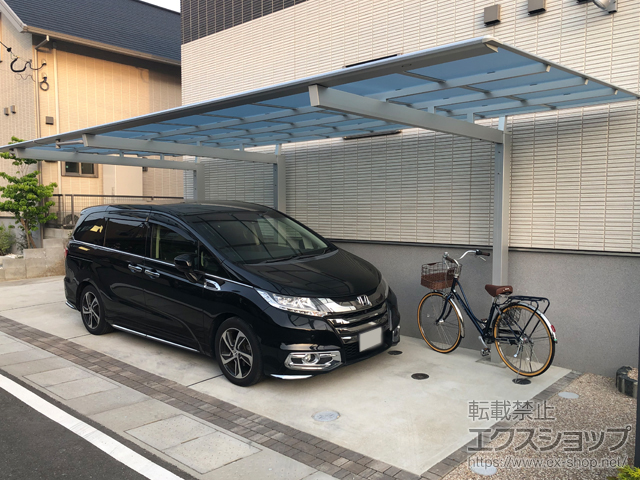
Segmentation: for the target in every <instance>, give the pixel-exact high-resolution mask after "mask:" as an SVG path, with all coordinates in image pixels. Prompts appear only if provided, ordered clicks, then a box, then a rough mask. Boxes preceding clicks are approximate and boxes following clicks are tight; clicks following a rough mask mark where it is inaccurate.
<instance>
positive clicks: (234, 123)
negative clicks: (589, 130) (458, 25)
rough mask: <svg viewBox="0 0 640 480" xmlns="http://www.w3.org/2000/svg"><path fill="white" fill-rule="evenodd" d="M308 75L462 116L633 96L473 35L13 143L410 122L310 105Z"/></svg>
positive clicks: (285, 138) (357, 131) (377, 128)
mask: <svg viewBox="0 0 640 480" xmlns="http://www.w3.org/2000/svg"><path fill="white" fill-rule="evenodd" d="M312 85H320V86H322V87H326V88H328V89H334V90H339V91H342V92H347V93H349V94H355V95H358V96H361V97H367V98H369V99H373V100H377V101H379V102H389V103H393V104H396V105H400V106H402V107H403V108H411V109H416V110H421V111H424V112H429V113H432V114H436V115H440V116H442V117H450V118H454V119H459V121H468V122H471V121H475V120H478V119H483V118H493V117H499V116H505V115H519V114H529V113H534V112H543V111H549V110H555V109H562V108H575V107H581V106H589V105H597V104H606V103H612V102H623V101H637V100H638V95H637V94H636V93H634V92H631V91H628V90H625V89H622V88H618V87H616V86H615V85H612V84H610V83H608V82H604V81H601V80H598V79H595V78H592V77H590V76H588V75H585V74H583V73H581V72H578V71H575V70H572V69H569V68H566V67H564V66H562V65H559V64H557V63H554V62H551V61H548V60H545V59H543V58H540V57H537V56H534V55H531V54H529V53H527V52H525V51H522V50H519V49H517V48H514V47H511V46H509V45H505V44H503V43H501V42H500V41H499V40H497V39H495V38H493V37H482V38H475V39H471V40H467V41H464V42H458V43H453V44H449V45H444V46H440V47H434V48H430V49H427V50H422V51H419V52H414V53H410V54H406V55H402V56H396V57H391V58H385V59H382V60H377V61H371V62H368V63H365V64H359V65H356V66H352V67H345V68H343V69H340V70H336V71H333V72H329V73H325V74H321V75H317V76H313V77H308V78H303V79H300V80H295V81H291V82H287V83H283V84H278V85H274V86H270V87H266V88H261V89H258V90H251V91H248V92H243V93H239V94H234V95H229V96H225V97H221V98H216V99H213V100H209V101H205V102H200V103H196V104H193V105H186V106H182V107H178V108H173V109H170V110H165V111H162V112H157V113H153V114H148V115H143V116H140V117H135V118H131V119H127V120H122V121H118V122H113V123H110V124H106V125H100V126H96V127H90V128H85V129H82V130H78V131H75V132H69V133H63V134H60V135H55V136H52V137H47V138H42V139H38V140H35V141H28V142H24V143H23V144H20V145H14V146H13V147H15V146H17V147H20V148H27V147H30V148H39V149H45V150H52V149H55V150H56V151H58V152H60V151H63V152H81V153H102V154H113V153H116V152H117V151H118V150H117V149H115V150H114V148H104V149H100V148H96V147H95V146H92V147H88V146H85V144H84V143H83V141H82V135H83V134H89V135H104V136H109V137H111V138H113V137H116V138H122V139H128V140H152V141H155V142H170V143H175V144H188V145H201V146H209V147H221V148H231V149H238V148H240V149H243V148H246V147H253V146H263V145H277V144H282V143H289V142H305V141H310V140H318V139H326V138H333V137H345V136H352V135H366V134H374V133H380V132H382V133H384V132H385V131H393V130H398V129H403V128H411V124H410V122H409V123H408V124H407V125H404V124H402V123H398V120H399V119H398V118H397V117H396V118H393V119H392V120H391V119H389V120H388V121H387V120H385V118H382V117H380V116H379V115H378V116H375V115H372V116H371V118H369V117H367V116H366V115H364V114H362V113H361V114H353V113H348V112H349V110H348V107H349V106H348V105H346V107H345V109H344V110H343V111H340V112H338V111H332V110H330V109H326V108H322V107H318V106H312V104H311V100H310V95H309V87H311V86H312ZM342 95H344V94H342ZM352 98H354V97H352ZM333 108H337V107H336V106H335V105H334V107H333ZM345 110H346V111H347V113H345ZM354 111H357V110H354ZM400 120H401V119H400ZM443 121H444V120H443ZM138 145H141V143H140V142H138V144H137V145H136V150H135V152H134V153H135V154H137V155H141V156H146V155H149V156H150V155H157V153H153V152H147V151H145V150H144V149H143V148H141V149H138V148H137V147H138ZM156 145H157V144H156ZM9 148H10V147H9V146H5V147H2V148H0V150H3V151H6V150H8V149H9ZM123 150H124V148H123ZM174 150H175V149H174ZM128 151H129V152H131V149H129V150H128ZM173 155H177V154H176V153H173Z"/></svg>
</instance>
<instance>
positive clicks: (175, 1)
mask: <svg viewBox="0 0 640 480" xmlns="http://www.w3.org/2000/svg"><path fill="white" fill-rule="evenodd" d="M142 1H143V2H146V3H152V4H154V5H158V6H160V7H164V8H168V9H169V10H174V11H176V12H179V11H180V0H142Z"/></svg>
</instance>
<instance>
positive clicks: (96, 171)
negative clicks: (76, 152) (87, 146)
mask: <svg viewBox="0 0 640 480" xmlns="http://www.w3.org/2000/svg"><path fill="white" fill-rule="evenodd" d="M69 163H72V162H69ZM73 163H75V164H77V165H78V173H68V172H67V162H60V168H61V170H62V176H63V177H77V178H99V177H100V175H99V170H100V169H99V167H98V164H97V163H85V164H84V165H93V173H82V165H83V163H82V162H73Z"/></svg>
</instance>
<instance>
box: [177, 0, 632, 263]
mask: <svg viewBox="0 0 640 480" xmlns="http://www.w3.org/2000/svg"><path fill="white" fill-rule="evenodd" d="M493 3H500V4H501V5H502V23H500V24H499V25H496V26H493V27H485V26H484V24H483V20H482V19H483V10H484V7H486V6H488V5H491V4H493ZM547 5H548V10H547V12H546V13H544V14H542V15H538V16H530V15H528V12H527V2H526V1H525V0H518V1H514V0H508V1H504V0H503V1H499V2H494V1H493V0H451V1H447V2H436V1H424V0H350V1H348V2H345V1H344V0H309V1H307V2H304V3H302V4H300V5H296V6H295V7H291V8H287V9H285V10H282V11H280V12H277V13H273V14H271V15H268V16H265V17H262V18H259V19H257V20H253V21H251V22H247V23H244V24H242V25H239V26H236V27H233V28H230V29H227V30H224V31H222V32H219V33H216V34H213V35H210V36H208V37H204V38H201V39H199V40H196V41H193V42H190V43H187V44H185V45H183V48H182V62H183V68H182V85H183V97H182V100H183V103H185V104H187V103H192V102H196V101H201V100H207V99H211V98H215V97H218V96H221V95H228V94H231V93H237V92H240V91H246V90H250V89H254V88H258V87H263V86H267V85H272V84H276V83H281V82H286V81H289V80H293V79H296V78H302V77H305V76H309V75H314V74H319V73H322V72H327V71H331V70H336V69H340V68H343V67H344V66H345V65H348V64H353V63H357V62H362V61H366V60H371V59H374V58H380V57H384V56H387V55H391V54H402V53H409V52H412V51H416V50H420V49H425V48H430V47H434V46H437V45H443V44H447V43H451V42H456V41H462V40H467V39H470V38H474V37H480V36H484V35H493V36H495V37H497V38H498V39H499V40H501V41H503V42H504V43H507V44H511V45H514V46H516V47H519V48H522V49H524V50H527V51H529V52H531V53H533V54H537V55H540V56H542V57H545V58H548V59H550V60H553V61H557V62H560V63H562V64H564V65H566V66H568V67H571V68H575V69H577V70H580V71H584V72H585V73H587V74H589V75H593V76H595V77H598V78H600V79H602V80H605V81H611V82H612V83H615V84H617V85H619V86H621V87H625V88H628V89H631V90H633V91H638V90H639V86H640V2H638V1H635V0H618V5H619V11H618V12H617V13H615V14H613V15H610V14H607V13H605V12H603V11H602V10H600V9H598V8H597V7H596V6H594V5H593V4H578V3H577V2H576V0H549V1H548V2H547ZM638 121H639V115H638V104H637V103H636V102H630V103H624V104H614V105H612V106H600V107H590V108H584V109H573V110H569V111H567V110H564V111H556V112H549V113H539V114H534V115H521V116H517V117H512V118H511V119H510V121H509V124H508V129H509V130H510V131H511V132H512V133H513V145H514V146H513V165H512V194H511V202H512V203H511V219H512V227H511V240H510V242H511V245H512V246H519V247H537V248H557V249H575V250H596V251H612V252H616V251H618V252H640V200H638V199H640V177H639V176H638V172H640V169H639V168H638V164H639V162H638V151H639V150H638V145H640V138H639V136H638V128H637V126H638ZM416 138H418V141H417V142H418V145H419V147H418V148H417V149H416V148H415V143H416ZM434 142H436V143H437V147H436V150H433V149H432V147H431V145H432V144H433V143H434ZM379 143H382V144H384V148H387V149H389V147H391V149H390V150H388V151H386V152H384V149H383V152H384V154H383V155H378V154H379V153H380V151H379V150H374V149H373V148H372V145H374V144H379ZM353 145H354V144H353V143H351V144H349V146H347V145H346V144H345V143H344V142H343V141H342V140H335V141H332V142H329V143H327V142H325V143H322V142H320V143H315V144H314V143H308V144H305V145H302V144H295V145H290V146H288V147H285V148H284V153H285V154H286V155H287V165H288V174H287V196H288V204H287V209H288V211H289V212H291V213H292V214H293V215H294V216H297V217H299V218H301V219H302V220H303V221H306V222H307V223H308V224H309V225H310V226H311V227H313V228H316V229H317V230H318V231H319V232H320V233H323V234H326V235H329V236H331V235H332V234H334V236H339V237H340V238H349V239H363V240H367V239H379V238H381V236H384V239H385V240H402V241H412V242H426V243H429V242H434V241H445V240H446V241H447V242H450V243H458V244H468V243H478V242H482V243H484V242H489V241H490V240H491V228H492V227H491V224H492V218H491V217H492V211H491V207H490V206H491V203H492V183H493V166H492V160H491V152H490V151H487V149H486V148H484V147H482V146H479V147H476V146H470V144H469V141H468V140H465V139H460V138H452V137H449V136H444V135H439V134H438V135H435V137H434V136H433V135H432V134H420V135H416V134H415V133H413V132H406V133H405V134H403V136H402V138H400V139H398V138H389V139H388V140H379V141H377V140H376V141H374V140H362V141H357V144H356V145H358V146H357V148H354V147H353ZM344 152H348V155H345V153H344ZM460 152H462V154H460ZM334 155H337V156H338V161H337V162H336V163H331V161H330V160H331V157H333V156H334ZM343 157H344V158H345V159H347V160H349V161H351V162H352V163H354V165H353V168H357V169H358V175H357V176H351V178H350V179H349V181H348V182H347V184H345V181H344V179H343V180H342V181H338V180H339V178H340V176H341V175H342V173H341V172H340V171H336V169H338V170H339V167H340V165H341V164H342V162H343ZM378 157H380V158H378ZM441 159H445V161H441ZM446 159H453V160H454V161H453V162H447V161H446ZM319 160H323V161H324V162H325V165H324V168H322V169H320V168H318V162H319ZM372 160H373V163H372ZM434 162H435V164H437V165H438V168H439V170H438V177H435V176H431V177H430V176H429V174H428V169H429V165H433V164H434ZM356 164H357V165H356ZM367 165H372V167H371V168H375V169H377V171H379V172H380V173H381V175H377V176H376V177H375V179H376V181H377V183H376V185H375V187H376V188H375V189H374V190H372V188H371V178H370V173H371V170H370V167H368V166H367ZM478 166H479V167H480V169H481V171H482V175H481V177H482V178H480V177H475V174H474V178H476V179H478V178H479V180H480V181H478V182H476V183H475V184H474V182H472V181H471V180H469V181H468V182H466V183H464V182H463V183H464V184H463V185H461V188H462V189H463V191H464V196H463V197H460V196H459V195H457V194H456V196H454V195H451V194H450V195H449V196H447V197H446V198H445V197H442V196H441V195H440V193H439V191H436V190H435V186H430V185H433V184H434V182H437V180H438V178H439V177H443V178H445V179H446V178H449V179H450V178H455V179H460V175H459V173H460V171H463V172H464V175H463V178H466V177H465V175H467V174H468V173H469V172H473V171H474V170H475V169H476V168H477V167H478ZM332 167H333V168H332ZM230 168H232V167H230ZM244 168H245V167H242V169H238V170H237V172H238V173H237V175H236V178H235V181H236V182H242V181H243V178H244V176H245V173H243V172H244ZM425 168H426V170H425ZM423 171H425V172H427V173H426V174H425V175H426V177H425V178H424V179H423V180H421V181H420V184H416V176H415V173H416V172H418V174H420V172H423ZM361 172H362V175H361ZM232 177H233V175H232V173H231V171H227V172H226V175H225V176H224V182H226V183H228V182H230V181H234V180H233V178H232ZM469 178H471V177H469ZM207 180H208V182H209V185H208V188H209V190H210V191H213V192H215V191H217V190H219V189H218V188H217V185H218V183H216V182H218V179H217V178H216V177H211V178H208V179H207ZM484 180H486V182H485V181H484ZM448 182H449V183H451V180H448ZM449 183H447V185H448V184H449ZM445 186H446V185H445ZM220 188H222V186H221V187H220ZM451 191H453V190H451ZM381 192H384V196H385V197H386V198H385V201H384V202H382V203H383V205H384V207H385V208H386V210H385V211H384V212H383V213H382V214H381V213H380V209H379V208H373V205H375V203H376V202H377V201H378V200H379V198H380V197H381V196H382V193H381ZM434 196H436V197H439V198H438V200H439V201H438V202H431V203H430V200H429V197H434ZM477 198H481V199H482V202H481V205H480V208H478V204H477V202H475V201H474V199H477ZM238 199H241V198H238ZM333 199H339V200H338V201H334V200H333ZM460 201H462V203H463V204H464V205H463V206H462V207H463V208H460V206H459V205H458V202H460ZM344 202H348V205H357V206H358V207H361V208H358V209H351V208H349V209H345V208H344V204H345V203H344ZM319 207H322V208H319ZM416 209H417V216H416V214H415V213H414V212H416ZM387 211H388V212H387ZM398 212H401V213H400V214H398ZM405 214H406V215H405ZM405 217H406V218H405ZM416 224H417V225H416ZM459 225H462V226H463V228H462V231H459V232H458V231H457V228H458V227H457V226H459ZM465 225H466V226H467V227H469V226H470V230H469V228H465V227H464V226H465ZM352 226H356V227H352ZM476 227H478V228H476ZM474 231H475V232H476V233H474ZM479 231H482V232H484V235H479V234H478V233H479ZM483 237H484V240H483Z"/></svg>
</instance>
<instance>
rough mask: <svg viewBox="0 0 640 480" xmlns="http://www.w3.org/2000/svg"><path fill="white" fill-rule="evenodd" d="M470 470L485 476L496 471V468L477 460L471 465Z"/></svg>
mask: <svg viewBox="0 0 640 480" xmlns="http://www.w3.org/2000/svg"><path fill="white" fill-rule="evenodd" d="M470 470H471V471H472V472H473V473H477V474H478V475H483V476H485V477H488V476H491V475H495V474H496V473H497V472H498V469H497V468H496V467H494V466H493V465H490V464H485V463H484V462H478V463H476V464H475V465H473V466H472V467H470Z"/></svg>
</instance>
